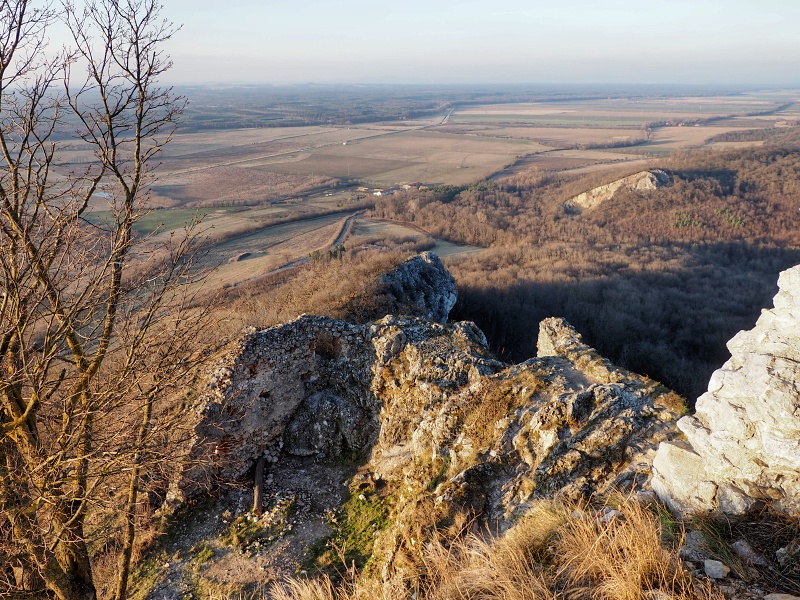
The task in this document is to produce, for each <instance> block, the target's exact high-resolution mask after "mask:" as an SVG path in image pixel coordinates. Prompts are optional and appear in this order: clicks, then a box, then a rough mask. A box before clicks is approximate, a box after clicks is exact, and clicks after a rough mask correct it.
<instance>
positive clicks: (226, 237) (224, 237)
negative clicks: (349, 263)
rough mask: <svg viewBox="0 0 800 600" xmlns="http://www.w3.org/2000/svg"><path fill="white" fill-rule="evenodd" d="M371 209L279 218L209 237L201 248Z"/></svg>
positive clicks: (345, 209) (337, 210) (360, 207)
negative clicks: (296, 224) (263, 231)
mask: <svg viewBox="0 0 800 600" xmlns="http://www.w3.org/2000/svg"><path fill="white" fill-rule="evenodd" d="M370 208H374V204H373V205H366V206H364V205H362V206H354V207H350V208H341V209H339V208H337V209H335V210H322V211H318V212H314V213H303V214H299V215H298V214H295V215H291V216H289V217H284V218H277V219H274V220H271V221H268V222H266V223H259V224H257V225H253V226H252V227H245V228H242V229H240V230H236V231H231V232H230V233H226V234H220V236H219V237H209V238H207V239H205V240H203V241H202V242H201V244H200V245H201V247H208V246H214V245H216V244H221V243H223V242H228V241H230V240H233V239H236V238H237V237H242V236H245V235H250V234H252V233H255V232H256V231H260V230H262V229H267V228H269V227H275V226H276V225H286V224H287V223H295V222H297V221H311V220H313V219H318V218H321V217H329V216H331V215H337V214H342V215H349V214H352V213H354V212H358V211H362V212H363V211H365V210H368V209H370Z"/></svg>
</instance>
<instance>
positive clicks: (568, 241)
mask: <svg viewBox="0 0 800 600" xmlns="http://www.w3.org/2000/svg"><path fill="white" fill-rule="evenodd" d="M770 139H771V140H772V141H770V142H768V143H767V144H766V145H765V146H762V147H759V148H750V149H742V150H735V151H726V152H720V151H693V152H686V153H681V154H676V155H673V156H672V157H670V158H667V159H663V160H661V161H659V162H658V166H659V167H661V168H664V169H667V170H668V171H669V172H671V173H672V175H673V177H674V183H673V184H672V185H670V186H667V187H663V188H660V189H657V190H653V191H648V192H635V191H631V190H620V191H618V192H617V193H616V194H615V195H614V197H613V198H612V199H611V200H610V201H607V202H606V203H604V204H602V205H600V206H599V207H597V208H595V209H593V210H590V211H585V212H584V213H583V214H577V215H571V214H567V212H566V211H565V209H564V206H563V203H564V202H565V201H566V200H568V199H570V198H571V197H573V196H575V195H576V194H578V193H580V192H582V191H586V190H587V189H590V188H592V187H595V186H597V185H601V184H604V183H608V182H609V181H611V180H613V179H615V178H617V177H620V176H622V175H626V174H628V173H627V172H624V171H622V172H619V173H617V174H616V175H614V174H611V173H608V172H606V173H603V174H597V175H594V176H591V175H590V176H583V177H577V176H573V177H566V176H563V175H561V176H553V175H547V174H520V175H516V176H512V177H508V178H505V179H502V180H499V181H495V182H484V183H481V184H478V185H473V186H468V187H462V188H455V187H453V188H441V189H437V190H428V191H416V190H414V191H409V192H405V193H403V194H398V195H395V196H392V197H388V198H380V199H379V200H378V202H377V206H376V209H375V212H376V214H377V215H378V216H379V217H383V218H388V219H398V220H404V221H410V222H413V223H414V224H416V225H419V226H421V227H423V228H425V229H426V230H427V231H429V232H430V233H431V234H432V235H434V236H436V237H442V238H445V239H448V240H451V241H453V242H459V243H469V244H475V245H480V246H485V247H488V248H489V250H487V251H486V252H484V253H482V254H480V255H474V256H468V257H463V258H459V259H454V260H453V261H451V262H450V263H449V264H448V267H449V268H450V270H451V272H452V273H453V274H454V276H455V277H456V281H457V283H458V286H459V302H458V305H457V306H456V308H455V310H454V313H453V314H452V315H451V317H452V318H454V319H470V320H474V321H476V322H477V324H478V325H479V326H480V327H481V329H483V331H484V332H485V333H486V335H487V337H488V339H489V340H490V343H491V345H492V346H493V347H494V348H495V350H496V351H497V352H498V354H499V355H500V356H502V357H503V358H506V359H514V360H524V359H526V358H528V357H530V356H532V355H533V354H534V353H535V343H536V340H535V331H536V324H537V323H538V322H539V321H540V320H541V319H543V318H545V317H549V316H561V317H565V318H566V319H568V320H569V321H570V322H571V323H573V324H574V325H575V327H576V328H577V329H578V330H579V331H581V332H582V333H584V335H585V336H586V338H587V340H588V343H590V344H592V345H594V346H595V347H597V348H598V350H599V351H600V352H601V353H603V355H604V356H607V357H609V358H610V359H611V360H613V361H616V362H618V363H620V364H623V365H624V366H626V367H628V368H630V369H632V370H634V371H637V372H642V373H646V374H648V375H649V376H651V377H653V378H655V379H658V380H660V381H662V382H664V383H665V384H666V385H668V386H669V387H671V388H673V389H675V390H676V391H678V392H680V393H681V394H684V395H685V396H687V397H688V398H689V399H690V400H693V399H695V398H697V396H698V395H699V394H700V393H702V392H703V391H704V390H705V388H706V386H707V383H708V378H709V376H710V375H711V372H712V371H713V370H714V369H715V368H718V367H719V366H720V365H721V364H722V363H723V362H724V361H725V360H726V359H727V357H728V354H727V350H726V347H725V343H726V341H727V340H728V339H730V338H731V337H732V336H733V334H735V333H736V332H737V331H738V330H741V329H746V328H750V327H751V326H752V325H753V323H754V322H755V320H756V318H757V316H758V314H759V312H760V310H761V309H762V308H763V307H767V306H769V305H770V299H771V297H772V296H773V295H774V294H775V291H776V283H775V282H776V281H777V275H778V273H779V272H780V271H781V270H783V269H786V268H788V267H790V266H792V265H795V264H797V263H798V262H800V145H798V137H797V134H796V132H795V131H791V130H789V131H787V132H786V133H784V134H782V135H781V136H777V137H771V138H770Z"/></svg>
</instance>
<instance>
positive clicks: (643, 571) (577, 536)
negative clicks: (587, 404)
mask: <svg viewBox="0 0 800 600" xmlns="http://www.w3.org/2000/svg"><path fill="white" fill-rule="evenodd" d="M617 510H618V511H619V513H618V514H617V513H610V514H612V515H616V516H613V518H606V517H604V515H608V514H609V513H608V512H602V511H601V512H597V513H595V512H593V511H591V510H588V511H587V510H584V509H583V508H582V507H578V506H573V505H570V506H567V505H561V504H558V503H555V502H552V501H542V502H540V503H538V504H536V505H535V506H533V507H532V509H531V511H530V512H529V514H528V515H527V516H526V517H525V518H524V519H523V520H521V521H520V522H519V523H518V524H517V525H516V526H515V527H514V528H512V529H511V530H509V531H508V532H507V533H506V534H505V535H503V536H501V537H497V538H494V539H491V538H486V537H480V536H477V535H474V534H470V535H467V536H465V537H463V538H461V539H458V540H455V541H452V542H451V543H446V542H443V541H439V540H432V541H429V542H428V545H427V549H426V551H425V553H424V559H423V564H422V565H420V566H419V568H418V573H417V574H418V578H417V580H416V581H407V582H406V584H405V585H406V588H405V590H404V591H400V590H398V589H396V588H395V589H392V590H388V591H387V590H386V589H385V588H379V586H378V583H377V582H376V581H375V580H369V579H364V578H362V579H358V578H354V579H353V580H351V581H350V582H349V583H345V584H343V585H342V586H335V585H333V584H332V583H331V582H330V580H328V579H314V580H298V579H295V580H291V581H289V582H287V583H286V584H285V585H277V586H275V587H273V588H272V590H271V591H270V595H269V597H270V598H273V599H277V600H359V599H361V598H367V597H369V598H419V599H425V600H490V599H502V600H550V599H554V598H557V597H558V598H569V599H576V600H577V599H584V598H585V599H587V600H589V599H591V600H647V599H652V598H671V599H674V600H712V599H717V598H722V596H721V595H720V594H719V593H717V592H715V591H714V590H713V589H712V588H711V587H710V586H709V585H706V584H703V583H701V582H699V581H697V580H695V579H693V577H692V576H691V574H690V573H688V572H687V571H686V570H685V569H684V568H683V565H682V563H681V560H680V559H679V557H678V555H677V550H676V549H675V546H674V545H670V546H669V547H664V546H663V545H662V541H661V540H662V525H661V522H660V521H659V518H658V516H657V514H655V513H653V512H651V511H650V510H649V509H648V508H646V507H644V506H642V505H640V504H639V503H637V502H635V501H633V500H629V499H623V500H621V501H620V502H619V504H618V505H617ZM387 594H388V595H387Z"/></svg>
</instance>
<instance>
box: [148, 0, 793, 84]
mask: <svg viewBox="0 0 800 600" xmlns="http://www.w3.org/2000/svg"><path fill="white" fill-rule="evenodd" d="M163 1H164V10H163V12H164V16H166V17H168V18H169V19H171V20H173V21H175V22H176V23H181V24H182V25H183V28H182V30H181V31H180V32H179V33H177V34H176V35H175V36H174V38H173V39H172V40H170V42H169V44H168V46H167V50H168V52H169V53H170V54H171V56H172V59H173V61H174V67H173V69H172V71H171V72H170V73H168V74H167V75H166V76H165V78H164V79H165V81H168V82H170V83H220V84H228V83H258V84H262V83H272V84H295V83H425V84H427V83H446V84H457V83H612V84H613V83H643V84H647V83H687V84H734V85H783V86H792V85H798V84H800V35H797V33H796V31H797V29H796V28H797V25H798V23H800V0H758V1H751V0H716V1H710V0H638V1H632V0H548V1H547V2H545V1H542V0H481V1H474V0H458V1H457V0H399V1H396V2H386V1H385V0H327V1H318V0H317V1H315V0H281V1H275V0H163Z"/></svg>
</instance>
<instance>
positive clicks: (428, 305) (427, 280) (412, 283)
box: [379, 252, 457, 323]
mask: <svg viewBox="0 0 800 600" xmlns="http://www.w3.org/2000/svg"><path fill="white" fill-rule="evenodd" d="M381 284H382V285H381V288H380V290H379V293H381V294H384V295H385V296H387V297H389V298H391V301H392V306H391V307H389V312H390V313H391V314H400V315H405V316H415V317H421V318H423V319H428V320H430V321H435V322H437V323H446V322H447V317H448V315H449V314H450V311H451V310H452V309H453V307H454V306H455V305H456V299H457V293H456V281H455V279H453V276H452V275H451V274H450V272H449V271H448V270H447V269H445V267H444V265H443V264H442V261H441V260H439V257H438V256H436V255H435V254H434V253H433V252H423V253H422V254H419V255H417V256H414V257H412V258H410V259H408V260H407V261H405V262H403V263H401V264H399V265H398V266H397V268H395V269H394V270H392V271H390V272H388V273H385V274H384V275H382V276H381Z"/></svg>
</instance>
